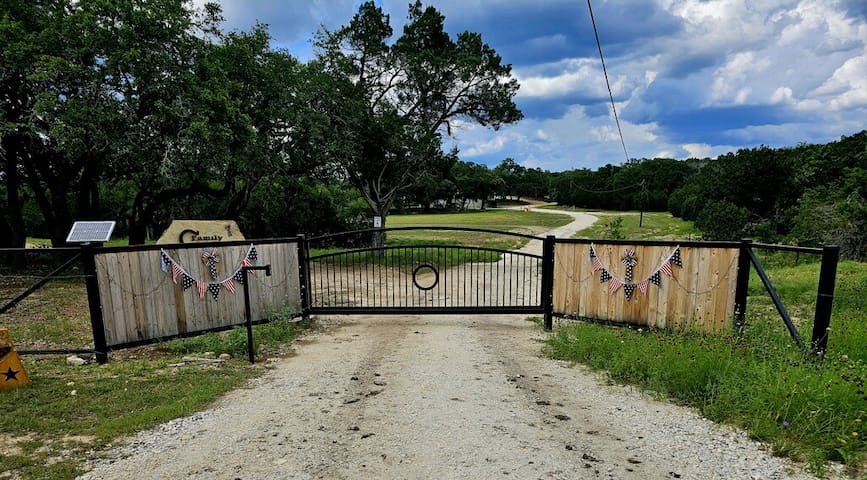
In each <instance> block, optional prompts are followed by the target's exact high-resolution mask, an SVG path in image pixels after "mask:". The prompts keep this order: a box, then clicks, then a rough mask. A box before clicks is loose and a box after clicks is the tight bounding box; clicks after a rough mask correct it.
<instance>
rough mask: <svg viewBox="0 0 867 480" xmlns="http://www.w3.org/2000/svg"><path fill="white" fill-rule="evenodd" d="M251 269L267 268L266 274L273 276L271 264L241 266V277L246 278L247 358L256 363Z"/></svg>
mask: <svg viewBox="0 0 867 480" xmlns="http://www.w3.org/2000/svg"><path fill="white" fill-rule="evenodd" d="M250 270H265V275H267V276H269V277H270V276H271V265H245V266H243V267H241V277H242V278H243V279H244V317H245V319H246V320H247V358H249V359H250V363H251V364H253V363H256V352H254V351H253V316H252V314H251V313H250V275H249V274H248V272H249V271H250Z"/></svg>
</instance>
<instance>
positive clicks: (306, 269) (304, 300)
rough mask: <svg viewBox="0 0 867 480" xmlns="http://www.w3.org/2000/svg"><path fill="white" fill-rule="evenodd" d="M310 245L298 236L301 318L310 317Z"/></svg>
mask: <svg viewBox="0 0 867 480" xmlns="http://www.w3.org/2000/svg"><path fill="white" fill-rule="evenodd" d="M309 258H310V244H309V242H308V240H307V237H305V236H304V235H299V236H298V288H299V291H300V293H301V317H302V318H303V319H304V320H307V319H308V318H309V317H310V261H309V260H308V259H309Z"/></svg>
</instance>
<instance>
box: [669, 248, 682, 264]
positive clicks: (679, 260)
mask: <svg viewBox="0 0 867 480" xmlns="http://www.w3.org/2000/svg"><path fill="white" fill-rule="evenodd" d="M671 263H673V264H675V265H677V266H678V267H683V259H682V258H680V249H679V248H678V249H677V250H675V251H674V253H673V254H671Z"/></svg>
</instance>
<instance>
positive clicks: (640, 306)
mask: <svg viewBox="0 0 867 480" xmlns="http://www.w3.org/2000/svg"><path fill="white" fill-rule="evenodd" d="M593 245H594V250H595V253H596V256H597V258H598V259H599V264H598V265H597V267H599V266H601V267H602V269H605V270H606V271H608V272H609V273H610V274H611V275H612V277H613V279H612V280H611V281H608V282H604V283H603V282H602V281H601V273H602V269H599V268H597V269H595V271H594V263H593V261H592V260H591V257H590V248H591V244H587V243H566V242H563V243H557V244H556V247H555V252H554V312H555V314H557V315H561V316H567V317H577V318H590V319H596V320H606V321H615V322H622V323H628V324H632V325H640V326H650V327H657V328H672V329H697V330H701V331H707V332H712V331H719V330H722V329H724V328H727V327H728V326H729V325H731V321H732V320H733V318H734V317H733V316H734V298H735V297H734V295H735V294H734V292H735V285H736V282H737V259H738V254H739V253H738V252H739V251H738V249H737V248H721V247H703V246H694V244H691V245H690V246H676V245H671V246H656V245H653V246H651V245H624V244H605V243H604V242H599V243H594V244H593ZM627 249H631V250H635V260H636V262H637V263H636V265H635V267H634V270H633V278H632V281H631V282H628V283H632V284H634V285H636V288H635V291H634V293H633V295H632V298H631V300H627V299H626V294H625V291H624V287H623V286H620V287H619V288H617V289H616V290H615V291H614V292H613V293H612V292H610V287H611V286H612V283H613V282H617V281H623V282H624V283H627V282H626V278H625V277H626V267H625V265H624V263H623V257H624V252H625V251H626V250H627ZM675 249H677V250H678V251H679V253H680V258H681V263H682V266H677V265H675V264H674V262H671V261H670V259H671V255H672V254H673V252H674V251H675ZM666 264H667V265H670V267H671V276H668V275H667V274H666V273H665V270H666V269H662V270H660V267H663V266H665V265H666ZM657 271H659V272H660V282H659V285H658V286H657V285H655V284H653V283H650V282H648V284H647V294H646V295H645V294H643V293H641V291H640V290H639V288H638V287H637V285H638V284H640V283H641V282H643V281H648V280H649V277H650V276H651V275H652V274H653V273H654V272H657Z"/></svg>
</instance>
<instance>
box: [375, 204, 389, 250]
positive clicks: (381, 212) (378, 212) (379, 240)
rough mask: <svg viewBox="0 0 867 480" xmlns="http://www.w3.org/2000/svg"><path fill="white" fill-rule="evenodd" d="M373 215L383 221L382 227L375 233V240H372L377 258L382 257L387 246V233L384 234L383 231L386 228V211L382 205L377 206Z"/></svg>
mask: <svg viewBox="0 0 867 480" xmlns="http://www.w3.org/2000/svg"><path fill="white" fill-rule="evenodd" d="M373 215H374V216H377V217H380V218H381V219H382V223H381V224H380V227H379V228H377V230H376V231H374V232H373V239H372V246H373V248H374V249H375V250H374V254H375V255H376V256H380V255H382V247H384V246H385V232H383V231H382V230H381V229H383V228H385V217H386V211H385V209H384V208H382V206H381V205H377V206H376V207H374V209H373Z"/></svg>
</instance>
